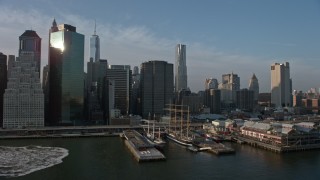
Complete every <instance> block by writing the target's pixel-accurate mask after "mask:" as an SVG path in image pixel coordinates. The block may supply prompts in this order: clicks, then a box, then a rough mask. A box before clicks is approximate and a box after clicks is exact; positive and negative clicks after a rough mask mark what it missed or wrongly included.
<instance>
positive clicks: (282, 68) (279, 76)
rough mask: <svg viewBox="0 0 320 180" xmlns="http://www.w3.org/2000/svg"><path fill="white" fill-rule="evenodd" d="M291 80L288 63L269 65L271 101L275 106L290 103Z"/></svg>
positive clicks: (288, 104)
mask: <svg viewBox="0 0 320 180" xmlns="http://www.w3.org/2000/svg"><path fill="white" fill-rule="evenodd" d="M291 92H292V81H291V79H290V67H289V63H288V62H286V63H284V64H280V63H274V64H272V65H271V103H272V104H274V105H275V106H276V107H284V106H291V105H292V94H291Z"/></svg>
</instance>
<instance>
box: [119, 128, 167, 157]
mask: <svg viewBox="0 0 320 180" xmlns="http://www.w3.org/2000/svg"><path fill="white" fill-rule="evenodd" d="M123 136H124V138H125V139H126V140H125V144H126V146H127V147H128V148H129V150H130V151H131V153H132V154H133V156H134V158H135V159H136V160H137V161H138V162H143V161H156V160H165V159H166V157H165V156H164V155H163V154H162V153H161V152H160V151H159V150H157V149H156V148H155V147H154V146H153V145H151V144H150V143H149V142H148V141H147V140H146V139H145V137H143V136H142V135H141V134H140V133H138V132H137V131H135V130H125V131H123Z"/></svg>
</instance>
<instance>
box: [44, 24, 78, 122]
mask: <svg viewBox="0 0 320 180" xmlns="http://www.w3.org/2000/svg"><path fill="white" fill-rule="evenodd" d="M54 26H56V24H53V27H52V28H51V30H52V31H51V33H50V41H49V43H50V47H49V67H50V68H49V117H50V118H49V119H48V124H50V125H62V124H66V125H68V124H69V125H70V124H80V123H82V120H83V110H84V107H83V105H84V97H83V96H84V73H83V67H84V35H82V34H79V33H77V32H76V27H74V26H71V25H68V24H62V25H59V26H58V27H54Z"/></svg>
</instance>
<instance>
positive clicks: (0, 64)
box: [0, 52, 7, 127]
mask: <svg viewBox="0 0 320 180" xmlns="http://www.w3.org/2000/svg"><path fill="white" fill-rule="evenodd" d="M6 88H7V56H6V55H4V54H3V53H1V52H0V127H2V120H3V94H4V91H5V89H6Z"/></svg>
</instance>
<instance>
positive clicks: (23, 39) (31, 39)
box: [19, 30, 41, 77]
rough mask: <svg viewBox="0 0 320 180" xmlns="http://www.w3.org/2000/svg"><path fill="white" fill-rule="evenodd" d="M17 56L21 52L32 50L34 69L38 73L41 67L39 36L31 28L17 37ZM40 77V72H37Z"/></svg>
mask: <svg viewBox="0 0 320 180" xmlns="http://www.w3.org/2000/svg"><path fill="white" fill-rule="evenodd" d="M19 42H20V43H19V56H20V54H21V53H22V52H26V51H28V52H33V54H34V60H35V61H36V71H37V72H39V73H40V68H41V38H40V37H39V36H38V34H37V33H36V32H35V31H33V30H26V31H25V32H24V33H23V34H22V35H21V36H20V37H19ZM39 77H40V74H39Z"/></svg>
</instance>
